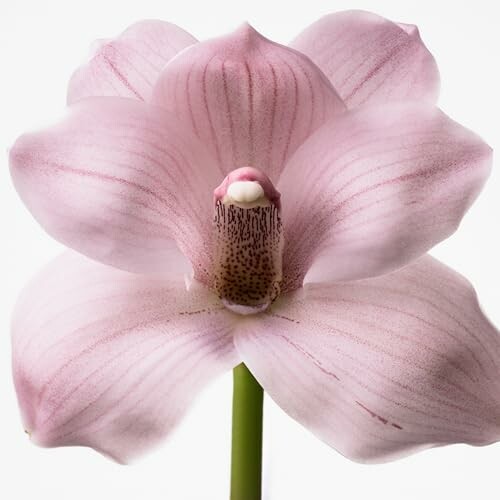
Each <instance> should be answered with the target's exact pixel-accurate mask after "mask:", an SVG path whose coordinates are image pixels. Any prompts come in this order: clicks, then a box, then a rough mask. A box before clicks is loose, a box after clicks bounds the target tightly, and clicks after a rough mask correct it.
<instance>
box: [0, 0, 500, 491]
mask: <svg viewBox="0 0 500 500" xmlns="http://www.w3.org/2000/svg"><path fill="white" fill-rule="evenodd" d="M349 8H363V9H366V10H372V11H375V12H377V13H378V14H381V15H384V16H385V17H388V18H390V19H393V20H395V21H402V22H406V23H413V24H417V25H418V26H419V28H420V31H421V34H422V38H423V39H424V41H425V42H426V44H427V46H428V47H429V48H430V50H431V52H432V53H433V54H434V55H435V57H436V59H437V62H438V65H439V68H440V70H441V76H442V87H441V89H442V90H441V99H440V105H441V107H442V108H443V109H444V110H445V112H447V113H448V114H449V115H451V117H452V118H454V119H456V120H457V121H459V122H461V123H462V124H464V125H465V126H467V127H469V128H472V129H473V130H475V131H476V132H477V133H479V134H480V135H481V136H482V137H484V138H485V139H486V140H487V141H488V142H489V144H490V145H492V146H493V148H494V149H496V150H497V151H500V136H499V117H500V109H499V107H500V106H499V103H500V100H499V97H498V92H499V89H500V57H499V52H500V34H499V31H498V18H499V15H500V8H499V7H498V3H497V2H496V1H494V0H490V1H486V0H484V1H480V0H474V1H471V0H469V1H457V0H455V1H451V0H450V1H443V0H441V1H439V2H438V1H424V0H421V1H418V2H416V1H415V2H409V1H401V0H399V1H397V0H394V1H389V0H387V1H384V0H376V1H373V0H372V1H355V0H351V1H341V0H337V1H335V2H321V1H316V0H305V1H299V2H297V3H295V4H294V3H293V2H292V1H291V0H289V1H287V2H281V3H280V2H278V1H272V0H265V1H257V0H253V1H252V0H248V1H246V2H244V1H237V0H228V1H225V2H223V1H216V0H208V1H204V2H195V1H192V0H178V1H177V2H174V1H170V2H169V1H168V0H161V1H154V0H127V1H125V0H121V1H116V2H110V1H105V0H82V1H81V2H72V1H49V0H45V1H36V0H32V1H23V0H17V1H16V0H0V40H1V43H0V50H1V53H0V55H1V57H0V145H1V146H3V149H2V151H4V150H5V149H6V148H7V147H8V146H9V145H10V144H11V143H12V142H13V141H14V139H15V138H16V136H17V135H18V134H20V133H21V132H23V131H24V130H26V129H31V128H33V127H35V126H38V125H41V124H43V123H44V122H45V121H46V122H49V121H50V119H51V118H53V117H54V116H56V115H57V114H58V113H60V112H61V110H62V109H63V107H64V104H65V88H66V83H67V80H68V77H69V75H70V74H71V72H72V70H73V69H74V68H75V67H76V66H77V65H78V64H79V63H80V62H81V61H82V59H83V58H84V57H85V55H86V51H87V47H88V45H89V43H90V42H91V40H92V39H95V38H101V37H108V36H114V35H115V34H117V33H119V32H120V31H121V30H123V29H124V28H125V27H126V26H127V25H128V24H130V23H132V22H134V21H137V20H139V19H144V18H158V19H164V20H168V21H171V22H174V23H176V24H178V25H180V26H182V27H183V28H185V29H187V30H188V31H190V32H191V33H193V34H194V35H195V36H196V37H197V38H199V39H203V38H207V37H212V36H217V35H218V34H222V33H224V32H227V31H231V30H233V29H234V28H235V27H237V26H238V24H239V23H241V22H242V21H244V20H248V21H249V22H250V23H251V24H253V26H254V27H255V28H257V29H258V30H259V31H261V32H262V33H263V34H264V35H265V36H267V37H269V38H272V39H274V40H276V41H278V42H281V43H287V42H288V41H289V40H291V39H292V38H293V37H294V35H295V34H296V33H298V32H299V31H300V30H301V29H302V28H304V27H305V26H307V25H308V24H309V23H311V22H313V21H315V20H316V19H317V18H318V17H320V16H321V15H323V14H326V13H329V12H332V11H336V10H344V9H349ZM0 163H2V169H1V170H0V176H1V178H0V205H1V207H0V228H1V231H2V233H1V234H2V235H1V243H0V252H1V256H2V258H1V259H0V262H1V264H0V265H1V266H2V269H1V270H0V279H1V288H0V322H1V324H0V332H1V333H0V469H1V479H0V498H2V499H8V500H18V499H19V500H24V499H37V500H44V499H51V500H60V499H64V500H66V499H69V498H71V499H73V500H80V499H85V500H87V499H91V498H93V499H97V500H100V499H106V500H107V499H113V498H120V499H123V500H129V499H137V500H138V499H141V500H143V499H144V500H149V499H151V500H156V499H158V500H159V499H162V500H167V499H168V500H224V499H226V498H228V477H229V476H228V471H229V439H230V420H229V418H230V403H231V402H230V392H231V377H230V375H229V374H228V375H227V376H226V377H224V378H223V379H221V380H219V381H218V382H216V383H215V384H214V385H213V386H211V387H210V388H209V389H208V390H207V391H206V392H205V393H204V394H203V395H202V397H201V398H200V399H199V400H198V402H197V404H196V405H195V407H194V408H193V409H192V411H191V413H190V414H189V415H188V416H187V418H186V420H185V421H184V423H183V424H182V425H181V427H180V428H179V429H178V431H177V432H176V433H175V435H174V436H173V437H172V438H171V439H170V440H169V441H168V442H167V443H166V444H165V446H163V447H161V448H160V449H158V450H156V451H155V452H153V453H152V454H150V455H148V456H147V457H146V458H144V459H142V460H141V461H140V462H139V463H137V464H135V465H133V466H128V467H123V466H119V465H116V464H114V463H112V462H109V461H107V460H106V459H105V458H103V457H101V456H100V455H98V454H96V453H95V452H93V451H92V450H88V449H79V448H65V449H55V450H47V449H39V448H36V447H35V446H33V445H31V444H30V443H29V440H28V438H27V437H26V436H25V434H24V433H23V430H22V426H21V422H20V419H19V416H18V411H17V405H16V400H15V395H14V391H13V387H12V382H11V375H10V342H9V331H8V330H9V326H8V324H9V316H10V311H11V309H12V307H13V303H14V301H15V298H16V296H17V294H18V292H19V291H20V289H21V288H22V286H23V284H24V283H25V282H26V281H27V279H28V278H29V277H30V276H31V275H32V274H33V273H34V272H35V271H36V270H37V269H38V268H40V267H41V266H42V265H43V264H44V263H45V262H47V261H48V260H50V258H51V257H52V256H54V255H56V254H57V253H58V252H59V251H60V250H61V247H60V245H58V244H57V243H56V242H54V241H53V240H51V239H50V238H49V237H48V236H47V235H46V234H45V233H44V232H43V231H42V230H41V229H40V228H39V227H38V226H37V225H36V224H35V222H34V221H33V220H32V218H31V216H30V215H29V214H28V213H27V211H26V210H25V209H24V207H23V206H22V204H21V202H20V201H19V200H18V198H17V196H16V194H15V192H14V190H13V188H12V187H11V184H10V179H9V175H8V170H7V162H6V157H5V156H2V158H1V159H0ZM497 167H498V162H497ZM499 215H500V173H499V172H498V168H497V169H496V171H495V170H494V172H493V175H492V177H491V179H490V181H489V183H488V184H487V187H486V189H485V191H484V192H483V194H482V196H481V197H480V199H479V201H478V202H477V203H476V205H475V206H474V207H473V208H472V209H471V211H470V212H469V214H468V215H467V216H466V218H465V220H464V222H463V224H462V226H461V228H460V229H459V231H458V233H457V234H456V235H454V236H453V237H452V238H450V239H449V240H448V241H446V242H444V243H442V244H441V245H440V246H439V247H437V248H436V249H434V251H433V254H434V255H435V256H437V257H439V258H440V259H442V260H443V261H445V262H446V263H448V264H449V265H451V266H452V267H454V268H455V269H457V270H459V271H460V272H461V273H463V274H464V275H466V276H467V277H468V278H469V279H470V280H471V281H472V282H473V284H474V285H475V287H476V289H477V291H478V293H479V296H480V299H481V302H482V304H483V306H484V309H485V311H486V312H487V314H488V315H489V316H490V317H491V319H492V320H493V321H494V322H495V323H496V324H498V325H500V293H499V286H498V279H499V278H500V259H499V256H500V236H499V231H500V228H499V221H498V219H499ZM265 412H266V415H265V429H266V432H265V457H266V460H265V473H264V474H265V476H264V477H265V498H267V499H272V500H296V499H301V500H306V499H307V500H309V499H311V500H331V499H342V500H352V499H362V498H363V499H364V498H370V500H377V499H384V500H391V499H398V500H399V499H401V498H403V499H409V500H412V499H421V498H426V499H431V500H432V499H441V498H443V499H445V498H446V499H448V498H453V499H454V500H460V499H466V498H467V499H470V498H471V497H474V498H481V499H482V500H489V499H494V498H495V499H497V498H499V496H500V481H498V480H497V479H496V477H498V473H499V471H500V445H499V444H497V445H492V446H489V447H486V448H472V447H467V446H463V445H455V446H449V447H446V448H440V449H434V450H430V451H426V452H423V453H421V454H419V455H415V456H413V457H410V458H407V459H404V460H401V461H398V462H395V463H392V464H386V465H377V466H373V465H371V466H362V465H358V464H354V463H351V462H349V461H347V460H346V459H344V458H343V457H342V456H340V455H339V454H337V453H336V452H335V451H334V450H331V449H330V448H328V447H327V446H326V445H324V444H322V443H321V442H319V441H318V440H316V439H315V438H314V437H313V436H312V435H310V434H309V433H308V431H306V430H305V429H303V428H301V427H300V426H299V425H298V424H296V423H295V422H293V421H292V420H291V419H289V418H288V417H287V416H286V415H285V414H284V413H283V412H282V411H281V410H280V409H279V408H277V407H276V406H275V405H274V404H273V403H272V402H271V401H269V400H266V407H265Z"/></svg>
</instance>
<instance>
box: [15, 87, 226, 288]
mask: <svg viewBox="0 0 500 500" xmlns="http://www.w3.org/2000/svg"><path fill="white" fill-rule="evenodd" d="M10 163H11V171H12V177H13V179H14V183H15V186H16V188H17V190H18V192H19V194H20V195H21V197H22V199H23V201H24V202H25V203H26V205H27V206H28V208H29V209H30V211H31V212H32V213H33V215H34V216H35V218H36V219H37V220H38V221H39V222H40V223H41V225H42V226H43V227H44V228H45V229H46V230H47V231H48V232H49V233H50V234H51V235H52V236H54V237H55V238H57V239H59V240H60V241H62V242H63V243H64V244H66V245H68V246H70V247H72V248H74V249H75V250H78V251H80V252H82V253H84V254H86V255H88V256H90V257H92V258H94V259H96V260H100V261H102V262H104V263H106V264H111V265H113V266H116V267H119V268H123V269H126V270H130V271H134V272H145V273H151V272H154V273H161V272H163V271H164V270H168V268H169V266H171V264H170V262H169V260H168V255H169V254H168V245H169V239H170V238H174V239H175V240H176V242H177V244H178V245H179V247H180V249H181V250H182V251H183V252H184V254H185V255H186V256H188V257H189V258H190V260H191V262H195V263H196V264H197V268H196V270H195V272H196V273H197V275H199V277H200V279H201V280H203V279H204V277H205V276H206V275H207V273H208V271H207V269H209V268H210V261H209V260H210V252H209V246H208V245H209V244H210V237H211V234H212V221H211V217H212V209H213V206H212V190H213V189H214V187H216V186H217V185H218V184H219V183H220V180H221V176H220V174H218V170H217V167H216V165H215V164H214V163H213V162H212V161H211V159H210V157H209V155H207V153H206V151H205V149H204V148H203V146H202V145H200V144H199V143H198V141H197V140H196V139H195V138H192V137H189V135H183V134H182V129H181V127H180V126H179V124H178V123H177V120H176V119H175V117H172V116H171V115H169V114H168V113H167V112H165V111H164V110H161V109H159V108H155V107H153V106H150V105H147V104H145V103H142V102H139V101H135V100H132V99H125V98H119V97H100V98H91V99H90V98H89V99H85V100H83V101H81V102H79V103H76V104H75V105H73V106H71V107H70V108H69V111H68V114H67V116H66V117H65V119H64V120H62V121H61V122H60V123H58V124H57V125H55V126H53V127H51V128H48V129H46V130H44V131H42V132H37V133H33V134H27V135H24V136H22V137H21V138H20V139H18V141H17V142H16V144H15V145H14V146H13V148H12V150H11V152H10Z"/></svg>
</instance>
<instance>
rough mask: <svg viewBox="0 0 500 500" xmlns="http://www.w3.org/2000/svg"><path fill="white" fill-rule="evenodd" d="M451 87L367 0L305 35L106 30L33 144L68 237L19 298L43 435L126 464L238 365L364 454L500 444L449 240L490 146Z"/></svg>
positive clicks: (484, 343)
mask: <svg viewBox="0 0 500 500" xmlns="http://www.w3.org/2000/svg"><path fill="white" fill-rule="evenodd" d="M438 87H439V75H438V70H437V67H436V64H435V61H434V59H433V57H432V56H431V54H430V53H429V51H428V50H427V49H426V47H425V46H424V44H423V43H422V41H421V39H420V37H419V33H418V30H417V29H416V27H414V26H410V25H406V24H397V23H393V22H391V21H388V20H386V19H383V18H381V17H379V16H377V15H375V14H371V13H367V12H360V11H349V12H340V13H336V14H332V15H328V16H326V17H324V18H322V19H320V20H319V21H317V22H316V23H314V24H313V25H312V26H310V27H309V28H307V29H306V30H305V31H304V32H302V33H301V34H300V35H299V36H298V37H297V38H295V40H294V41H293V42H292V43H291V44H290V45H289V46H283V45H280V44H277V43H275V42H272V41H270V40H268V39H266V38H265V37H264V36H262V35H261V34H259V33H258V32H257V31H256V30H255V29H253V28H252V27H251V26H249V25H248V24H244V25H243V26H241V27H240V28H238V29H237V30H236V31H235V32H234V33H231V34H229V35H226V36H223V37H220V38H214V39H211V40H208V41H203V42H198V41H196V40H195V39H194V38H193V37H192V36H191V35H189V34H187V33H186V32H185V31H183V30H181V29H180V28H178V27H176V26H174V25H172V24H169V23H166V22H161V21H144V22H139V23H137V24H135V25H133V26H131V27H130V28H128V29H127V30H126V31H124V32H123V33H122V34H121V35H119V36H118V37H117V38H115V39H110V40H104V41H102V42H101V43H100V45H99V46H98V47H97V48H96V49H95V52H94V53H93V54H92V57H91V58H90V60H89V61H88V62H86V63H85V64H84V65H83V66H81V67H80V68H79V69H77V70H76V72H75V73H74V74H73V76H72V78H71V81H70V83H69V89H68V110H67V114H66V116H65V117H64V118H63V119H62V121H60V122H59V123H57V124H55V125H53V126H52V127H49V128H46V129H44V130H41V131H38V132H34V133H30V134H26V135H23V136H22V137H20V138H19V139H18V140H17V142H16V143H15V144H14V146H13V147H12V149H11V150H10V166H11V172H12V178H13V181H14V184H15V187H16V189H17V191H18V192H19V195H20V196H21V198H22V200H23V201H24V203H25V204H26V206H27V207H28V209H29V210H30V211H31V213H32V214H33V216H34V217H35V218H36V220H37V221H38V222H39V223H40V224H41V225H42V226H43V227H44V228H45V229H46V231H47V232H48V233H49V234H50V235H52V236H53V237H54V238H56V239H58V240H59V241H61V242H62V243H64V244H65V245H67V246H68V247H70V248H71V250H68V251H67V252H66V253H65V254H64V255H62V256H61V257H59V258H57V259H56V260H55V261H54V262H52V263H51V264H49V266H48V267H47V268H46V269H45V270H44V271H43V272H42V273H41V274H40V275H39V276H38V277H36V278H35V279H34V281H33V282H32V283H31V284H30V285H29V287H27V289H26V290H25V291H24V292H23V294H22V296H21V298H20V299H19V303H18V305H17V308H16V311H15V314H14V320H13V371H14V381H15V386H16V390H17V394H18V398H19V404H20V408H21V412H22V416H23V421H24V425H25V428H26V429H27V431H29V433H30V435H31V437H32V439H33V441H34V442H36V443H38V444H40V445H43V446H67V445H83V446H90V447H92V448H94V449H96V450H98V451H99V452H101V453H103V454H105V455H107V456H110V457H112V458H114V459H115V460H117V461H120V462H127V461H129V460H130V459H132V458H134V457H135V456H137V455H139V454H141V453H142V452H144V451H145V450H147V449H149V448H150V447H151V446H153V445H155V444H156V443H158V442H159V441H161V440H162V439H163V438H164V437H165V436H166V435H167V434H168V433H169V432H170V431H171V430H172V429H173V427H174V426H175V425H176V424H177V422H178V421H179V420H180V419H181V417H182V415H183V414H184V412H185V411H186V409H187V408H188V406H189V405H190V403H191V402H192V400H193V398H194V397H195V396H196V395H197V394H198V393H199V392H200V391H201V390H202V389H203V388H204V387H205V386H206V385H207V384H208V383H210V382H211V381H212V380H213V379H215V378H216V377H217V376H219V375H220V374H222V373H224V372H225V371H227V370H230V369H233V368H234V367H236V366H237V365H240V363H244V365H245V366H246V367H247V369H248V370H249V371H250V372H251V376H252V377H254V378H255V379H256V381H257V382H258V383H259V384H260V385H261V386H262V387H263V389H264V391H265V392H266V393H267V394H268V395H269V396H270V397H271V398H273V399H274V401H276V403H277V404H278V405H280V406H281V407H282V408H283V409H284V410H285V411H286V412H287V413H288V414H289V415H290V416H291V417H292V418H294V419H296V420H297V421H298V422H300V423H302V424H303V425H304V426H305V427H307V428H308V429H310V430H311V431H312V432H313V433H314V434H315V435H317V436H318V437H319V438H320V439H322V440H323V441H325V442H326V443H328V444H329V445H331V446H332V447H333V448H335V449H336V450H338V451H339V452H340V453H342V454H343V455H345V456H347V457H349V458H351V459H353V460H357V461H361V462H380V461H387V460H391V459H395V458H398V457H401V456H404V455H407V454H409V453H412V452H415V451H417V450H421V449H423V448H427V447H431V446H438V445H443V444H447V443H455V442H465V443H470V444H474V445H484V444H488V443H492V442H494V441H496V440H498V439H499V438H500V386H499V385H500V376H499V375H500V337H499V335H498V331H497V330H496V328H495V327H494V326H493V325H492V324H491V323H490V322H489V321H488V320H487V319H486V317H485V316H484V314H483V313H482V312H481V309H480V307H479V305H478V302H477V299H476V295H475V293H474V291H473V289H472V287H471V286H470V284H469V283H468V282H467V281H466V280H465V279H464V278H462V277H461V276H459V275H458V274H457V273H455V272H454V271H452V270H450V269H449V268H447V267H446V266H445V265H443V264H441V263H440V262H438V261H437V260H436V259H434V258H432V257H430V256H429V255H426V252H427V251H428V250H429V249H431V248H432V247H433V246H434V245H435V244H437V243H438V242H440V241H441V240H443V239H444V238H446V237H448V236H449V235H451V234H452V233H453V232H454V231H455V229H456V228H457V226H458V224H459V223H460V221H461V219H462V217H463V215H464V214H465V212H466V211H467V209H468V208H469V207H470V205H471V204H472V202H473V201H474V200H475V198H476V196H477V195H478V193H479V191H480V190H481V188H482V186H483V184H484V182H485V180H486V178H487V177H488V174H489V171H490V167H491V156H492V155H491V150H490V148H489V147H488V145H487V144H485V143H484V142H483V141H482V140H481V139H480V138H479V137H478V136H477V135H475V134H474V133H472V132H471V131H469V130H467V129H466V128H464V127H462V126H461V125H459V124H457V123H455V122H454V121H452V120H451V119H450V118H448V117H447V116H446V115H445V114H444V113H443V112H442V111H440V110H439V109H438V108H437V107H436V100H437V96H438Z"/></svg>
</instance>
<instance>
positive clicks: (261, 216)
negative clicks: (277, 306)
mask: <svg viewBox="0 0 500 500" xmlns="http://www.w3.org/2000/svg"><path fill="white" fill-rule="evenodd" d="M214 230H215V233H216V238H215V259H214V262H215V270H214V289H215V292H216V293H217V295H218V296H219V298H220V299H221V302H222V303H223V304H224V306H225V307H227V308H228V309H229V310H231V311H233V312H235V313H237V314H242V315H247V314H256V313H259V312H262V311H264V310H266V309H267V308H268V307H269V305H270V304H271V303H272V302H273V301H274V300H276V298H277V297H278V296H279V293H280V290H281V288H280V285H281V280H282V249H283V235H282V224H281V210H280V195H279V193H278V192H277V191H276V189H275V188H274V186H273V184H272V182H271V180H270V179H269V178H268V177H267V176H266V175H265V174H263V173H262V172H261V171H260V170H258V169H256V168H253V167H242V168H239V169H236V170H233V171H232V172H230V173H229V174H228V175H227V176H226V178H225V179H224V181H223V182H222V183H221V184H220V186H219V187H217V188H216V189H215V191H214Z"/></svg>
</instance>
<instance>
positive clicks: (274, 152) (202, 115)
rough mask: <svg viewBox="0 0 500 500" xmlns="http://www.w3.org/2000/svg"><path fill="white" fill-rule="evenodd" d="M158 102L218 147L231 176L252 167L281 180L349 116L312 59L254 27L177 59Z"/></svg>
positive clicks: (167, 70) (160, 86)
mask: <svg viewBox="0 0 500 500" xmlns="http://www.w3.org/2000/svg"><path fill="white" fill-rule="evenodd" d="M153 101H154V102H155V103H157V104H159V105H160V106H163V107H165V108H166V109H168V110H170V111H172V112H174V113H176V115H177V116H178V118H179V120H180V121H181V122H182V123H185V124H187V126H188V127H189V128H190V129H191V130H192V131H193V133H194V134H195V135H197V136H198V137H199V138H201V139H202V141H204V142H205V144H208V145H209V146H210V149H211V151H212V153H213V156H214V157H215V158H217V159H218V161H219V164H220V165H221V167H222V170H223V172H224V173H226V174H227V173H228V172H230V171H231V170H234V169H236V168H239V167H245V166H251V167H255V168H258V169H260V170H262V171H264V172H265V173H266V174H267V175H269V177H271V180H273V181H275V180H276V179H277V176H278V174H279V172H280V171H281V168H282V166H283V164H284V161H285V160H286V159H287V158H288V157H289V156H290V155H291V154H292V153H293V152H294V150H295V149H296V148H297V147H298V146H299V145H300V144H301V143H302V142H303V141H304V139H305V138H306V137H307V136H308V135H309V134H311V133H312V132H313V131H314V130H315V129H316V128H318V127H319V126H320V125H321V124H322V123H324V122H325V120H326V119H328V118H330V117H331V116H332V115H334V114H335V113H338V112H340V111H342V110H343V109H344V104H343V103H342V101H341V100H340V98H339V97H338V95H337V94H336V93H335V91H334V90H333V88H332V87H331V85H330V84H329V82H328V80H327V79H326V78H325V76H324V75H323V74H322V73H321V72H320V71H319V70H318V68H316V66H314V64H312V63H311V61H310V60H309V59H308V58H306V57H304V56H303V55H302V54H300V53H298V52H296V51H294V50H291V49H289V48H287V47H283V46H281V45H278V44H277V43H274V42H271V41H270V40H267V39H266V38H264V37H263V36H262V35H260V34H259V33H257V32H256V31H255V30H254V29H253V28H252V27H251V26H249V25H248V24H245V25H243V26H242V27H241V28H240V29H238V30H237V31H236V32H234V33H233V34H231V35H228V36H225V37H222V38H216V39H214V40H210V41H208V42H203V43H199V44H196V45H194V46H192V47H190V48H189V49H188V50H186V51H184V52H183V53H182V54H180V55H179V56H178V57H176V58H175V59H174V60H172V61H171V62H170V63H169V64H168V66H167V67H166V68H165V70H164V72H163V73H162V74H161V76H160V78H159V81H158V85H157V87H156V88H155V90H154V93H153Z"/></svg>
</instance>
